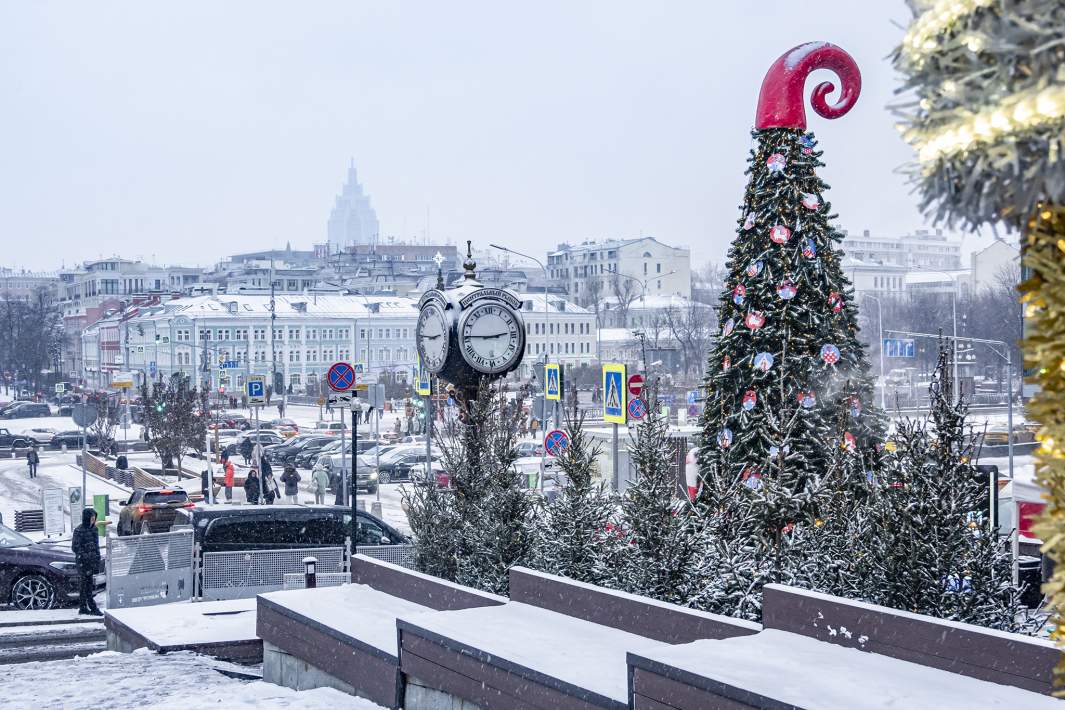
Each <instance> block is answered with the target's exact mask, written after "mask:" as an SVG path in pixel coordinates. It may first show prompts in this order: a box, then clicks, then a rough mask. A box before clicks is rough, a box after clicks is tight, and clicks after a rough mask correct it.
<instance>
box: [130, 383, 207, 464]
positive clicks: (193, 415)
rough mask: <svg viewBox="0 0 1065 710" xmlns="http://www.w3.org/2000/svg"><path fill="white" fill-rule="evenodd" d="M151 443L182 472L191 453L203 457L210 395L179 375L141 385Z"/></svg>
mask: <svg viewBox="0 0 1065 710" xmlns="http://www.w3.org/2000/svg"><path fill="white" fill-rule="evenodd" d="M141 401H142V402H143V403H144V415H145V426H146V427H147V430H148V433H149V438H148V444H149V445H150V446H151V447H152V448H153V449H154V450H155V451H156V453H158V454H159V456H160V457H161V458H162V459H163V460H164V461H165V460H171V461H176V462H177V466H178V468H179V469H180V468H181V464H182V460H183V459H184V457H185V453H186V452H187V451H188V450H190V449H191V450H193V451H196V452H198V453H200V454H203V452H204V450H205V448H206V445H207V444H206V439H207V416H206V413H207V408H206V407H207V396H206V392H204V393H202V394H200V393H198V392H197V390H196V388H195V387H190V386H189V379H188V377H185V376H183V375H181V373H176V374H175V375H174V376H173V377H171V378H170V379H168V380H166V381H165V382H156V383H153V384H152V385H151V386H149V385H148V383H145V384H143V385H141Z"/></svg>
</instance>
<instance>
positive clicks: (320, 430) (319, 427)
mask: <svg viewBox="0 0 1065 710" xmlns="http://www.w3.org/2000/svg"><path fill="white" fill-rule="evenodd" d="M347 430H348V425H347V424H345V423H343V422H315V423H314V431H315V433H316V434H329V435H330V436H340V432H342V431H345V432H346V431H347Z"/></svg>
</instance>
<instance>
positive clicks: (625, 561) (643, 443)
mask: <svg viewBox="0 0 1065 710" xmlns="http://www.w3.org/2000/svg"><path fill="white" fill-rule="evenodd" d="M657 390H658V385H657V382H656V383H655V384H653V385H652V386H651V387H650V388H645V389H644V391H645V392H647V393H648V396H647V415H646V416H645V417H644V419H643V421H641V422H640V423H639V424H637V425H636V433H635V435H634V437H633V439H632V441H631V443H630V445H629V455H630V457H631V461H632V465H633V467H634V468H635V469H636V475H637V479H636V481H634V482H632V483H631V484H630V485H629V487H628V489H626V491H625V494H624V496H623V497H622V503H621V523H622V525H621V529H622V531H623V535H624V538H623V540H622V542H623V544H624V543H627V544H624V547H623V550H622V554H621V560H620V564H619V565H618V567H617V571H618V572H619V576H618V580H617V582H616V584H617V585H618V586H620V587H621V588H622V589H625V590H626V591H629V592H633V593H635V594H643V595H646V596H649V597H653V598H655V599H660V600H662V601H667V602H673V603H675V604H687V603H688V601H689V600H690V599H691V597H692V596H693V594H694V592H695V579H696V576H695V575H696V571H697V564H698V550H699V537H698V536H697V534H696V532H697V531H696V529H695V527H694V523H693V518H692V516H691V515H690V514H689V513H690V510H689V506H688V503H687V501H686V500H685V501H683V502H682V501H681V500H680V499H679V498H678V493H679V487H678V486H679V482H678V479H677V475H676V474H675V472H674V471H673V469H672V467H671V466H670V459H671V457H670V456H668V455H667V454H666V452H667V451H669V450H670V448H671V442H670V439H669V420H668V418H667V417H666V416H665V415H664V414H663V413H662V412H661V409H660V407H659V405H658V393H657Z"/></svg>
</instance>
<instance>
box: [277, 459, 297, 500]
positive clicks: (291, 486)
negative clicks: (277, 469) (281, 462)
mask: <svg viewBox="0 0 1065 710" xmlns="http://www.w3.org/2000/svg"><path fill="white" fill-rule="evenodd" d="M281 482H282V483H284V484H285V502H286V503H293V504H295V503H298V502H299V501H298V500H296V498H297V497H298V496H299V492H300V489H299V482H300V474H299V471H297V470H296V467H295V466H293V465H292V463H291V462H289V463H287V464H285V470H284V472H283V473H282V474H281Z"/></svg>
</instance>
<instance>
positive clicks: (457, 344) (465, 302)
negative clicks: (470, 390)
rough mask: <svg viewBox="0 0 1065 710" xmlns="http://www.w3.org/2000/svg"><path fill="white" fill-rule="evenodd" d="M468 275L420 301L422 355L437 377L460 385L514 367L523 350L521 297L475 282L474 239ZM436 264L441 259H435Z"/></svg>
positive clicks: (473, 383) (439, 286) (440, 281)
mask: <svg viewBox="0 0 1065 710" xmlns="http://www.w3.org/2000/svg"><path fill="white" fill-rule="evenodd" d="M466 249H467V254H466V261H465V263H464V264H463V267H464V268H465V275H464V277H463V279H462V281H461V282H460V283H459V284H458V285H457V286H456V287H454V288H450V289H445V288H444V283H443V278H442V276H440V277H438V279H437V287H436V288H435V289H431V290H429V291H426V292H425V295H423V296H422V298H421V301H420V302H419V304H418V307H419V311H420V312H419V315H418V327H417V332H416V336H417V344H418V354H419V355H420V356H421V359H422V362H423V363H424V364H425V367H426V368H428V370H429V371H430V372H432V373H433V374H434V375H438V376H439V377H440V378H441V379H443V380H445V381H447V382H450V383H452V384H454V385H456V386H458V387H474V386H476V385H477V384H478V383H479V382H480V381H481V379H482V378H484V377H488V378H492V379H495V378H498V377H502V376H504V375H506V374H507V373H508V372H511V371H513V370H515V369H516V368H517V367H518V365H520V364H521V360H522V357H523V356H524V354H525V323H524V322H523V321H522V318H521V300H520V299H519V298H518V297H517V296H515V295H514V294H513V293H511V292H510V291H507V290H506V289H501V288H486V287H485V286H484V285H483V284H481V283H480V282H478V281H477V276H476V272H475V269H476V267H477V264H476V263H475V262H474V261H473V256H472V253H471V250H470V242H466ZM437 265H438V267H439V266H440V261H438V262H437Z"/></svg>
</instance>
